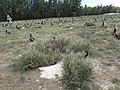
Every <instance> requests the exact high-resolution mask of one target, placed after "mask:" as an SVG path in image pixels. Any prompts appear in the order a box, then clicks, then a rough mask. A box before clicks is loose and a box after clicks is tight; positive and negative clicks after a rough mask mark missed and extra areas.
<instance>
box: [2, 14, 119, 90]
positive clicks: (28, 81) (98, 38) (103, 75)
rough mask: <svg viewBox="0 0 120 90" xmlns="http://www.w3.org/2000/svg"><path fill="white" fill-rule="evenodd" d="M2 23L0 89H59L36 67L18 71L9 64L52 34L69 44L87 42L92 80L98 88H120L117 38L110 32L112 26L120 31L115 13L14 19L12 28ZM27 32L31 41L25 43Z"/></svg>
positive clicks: (50, 37) (60, 85) (60, 88)
mask: <svg viewBox="0 0 120 90" xmlns="http://www.w3.org/2000/svg"><path fill="white" fill-rule="evenodd" d="M102 22H104V24H105V25H104V26H102ZM5 24H6V22H0V90H63V88H62V84H61V81H60V78H56V79H51V80H47V79H43V78H40V71H39V70H38V69H34V70H29V71H26V72H20V71H14V70H13V69H12V67H11V65H12V64H13V63H15V61H14V60H13V59H14V58H16V57H19V56H20V54H24V53H25V52H27V51H31V49H32V46H31V45H36V43H37V42H42V41H47V40H49V39H54V37H56V38H57V39H60V38H65V39H69V40H70V41H71V42H73V44H74V43H75V42H77V41H81V42H86V43H88V44H89V45H90V46H91V47H92V51H91V53H92V55H91V57H90V58H91V59H92V63H93V66H94V68H93V76H92V77H93V78H92V81H93V82H94V83H95V84H96V85H98V86H99V90H120V40H118V39H116V38H115V37H114V36H113V35H112V32H113V30H114V29H113V26H114V25H115V27H116V29H117V32H120V15H119V14H118V15H98V16H81V17H71V18H50V19H40V20H23V21H14V22H13V25H12V27H6V25H5ZM5 30H8V31H10V33H11V34H9V33H8V34H6V33H5ZM29 33H32V35H33V37H34V38H35V42H32V43H31V42H29ZM63 48H64V47H63ZM66 51H67V50H66V49H65V51H62V52H66ZM76 51H77V50H76ZM66 54H67V52H66ZM56 55H57V54H56ZM63 56H65V55H63ZM37 80H39V82H37Z"/></svg>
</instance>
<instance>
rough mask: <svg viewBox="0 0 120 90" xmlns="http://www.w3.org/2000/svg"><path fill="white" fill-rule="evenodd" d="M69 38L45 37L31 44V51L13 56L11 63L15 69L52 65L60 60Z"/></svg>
mask: <svg viewBox="0 0 120 90" xmlns="http://www.w3.org/2000/svg"><path fill="white" fill-rule="evenodd" d="M68 43H69V40H67V39H65V38H56V39H46V40H45V41H39V42H37V43H35V44H33V45H32V46H31V51H29V52H25V53H23V54H22V55H21V57H18V58H15V60H14V61H15V64H14V65H13V66H14V67H15V69H16V70H31V69H35V68H37V67H42V66H48V65H53V64H55V63H57V62H59V61H60V60H62V57H61V55H62V53H63V52H65V50H66V48H67V45H68Z"/></svg>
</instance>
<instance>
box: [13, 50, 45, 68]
mask: <svg viewBox="0 0 120 90" xmlns="http://www.w3.org/2000/svg"><path fill="white" fill-rule="evenodd" d="M14 61H15V65H14V66H15V69H16V70H29V69H35V68H37V67H39V66H44V64H45V63H46V62H45V56H44V55H42V54H40V53H38V52H36V51H30V52H26V53H24V54H22V55H21V56H20V57H18V58H16V59H15V60H14Z"/></svg>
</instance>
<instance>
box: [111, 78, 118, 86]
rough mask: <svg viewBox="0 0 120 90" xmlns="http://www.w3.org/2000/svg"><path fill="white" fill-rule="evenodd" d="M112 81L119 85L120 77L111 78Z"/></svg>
mask: <svg viewBox="0 0 120 90" xmlns="http://www.w3.org/2000/svg"><path fill="white" fill-rule="evenodd" d="M112 83H114V84H117V85H120V79H119V78H113V79H112Z"/></svg>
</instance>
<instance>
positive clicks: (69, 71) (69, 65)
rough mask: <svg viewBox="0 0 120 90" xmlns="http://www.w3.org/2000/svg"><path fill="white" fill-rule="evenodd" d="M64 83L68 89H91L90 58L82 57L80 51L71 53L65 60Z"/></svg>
mask: <svg viewBox="0 0 120 90" xmlns="http://www.w3.org/2000/svg"><path fill="white" fill-rule="evenodd" d="M63 69H64V71H63V78H62V83H63V86H64V88H65V89H67V90H78V88H80V89H81V90H90V87H89V80H90V78H91V75H92V65H91V62H90V60H89V59H84V58H82V56H81V54H80V53H76V54H74V53H71V54H70V55H68V56H67V57H66V58H65V60H64V65H63Z"/></svg>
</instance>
